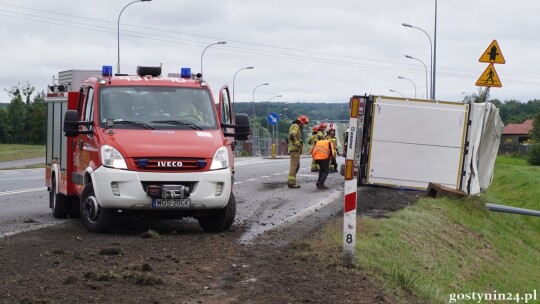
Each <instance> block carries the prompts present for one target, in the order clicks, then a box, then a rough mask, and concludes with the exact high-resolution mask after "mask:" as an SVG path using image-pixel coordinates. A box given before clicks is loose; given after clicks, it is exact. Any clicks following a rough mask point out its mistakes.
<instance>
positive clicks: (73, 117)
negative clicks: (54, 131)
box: [64, 110, 92, 137]
mask: <svg viewBox="0 0 540 304" xmlns="http://www.w3.org/2000/svg"><path fill="white" fill-rule="evenodd" d="M78 118H79V115H78V113H77V111H76V110H67V111H66V114H64V132H65V135H66V136H67V137H75V136H77V135H79V134H92V131H91V130H79V126H82V125H85V126H90V125H92V122H91V121H89V122H87V121H79V119H78Z"/></svg>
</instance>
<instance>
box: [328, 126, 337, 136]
mask: <svg viewBox="0 0 540 304" xmlns="http://www.w3.org/2000/svg"><path fill="white" fill-rule="evenodd" d="M330 131H334V132H333V133H334V134H336V129H334V127H330V129H328V133H330Z"/></svg>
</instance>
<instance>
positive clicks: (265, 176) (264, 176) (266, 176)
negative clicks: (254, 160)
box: [261, 175, 270, 178]
mask: <svg viewBox="0 0 540 304" xmlns="http://www.w3.org/2000/svg"><path fill="white" fill-rule="evenodd" d="M268 177H270V176H268V175H263V176H261V178H268Z"/></svg>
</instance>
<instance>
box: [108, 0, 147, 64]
mask: <svg viewBox="0 0 540 304" xmlns="http://www.w3.org/2000/svg"><path fill="white" fill-rule="evenodd" d="M148 1H152V0H137V1H133V2H130V3H128V4H126V6H124V8H123V9H122V10H121V11H120V14H118V22H117V31H116V36H117V38H116V39H117V44H118V63H117V64H118V65H117V66H116V68H117V70H118V72H117V73H120V16H122V13H123V12H124V10H125V9H126V7H128V6H130V5H132V4H133V3H137V2H148Z"/></svg>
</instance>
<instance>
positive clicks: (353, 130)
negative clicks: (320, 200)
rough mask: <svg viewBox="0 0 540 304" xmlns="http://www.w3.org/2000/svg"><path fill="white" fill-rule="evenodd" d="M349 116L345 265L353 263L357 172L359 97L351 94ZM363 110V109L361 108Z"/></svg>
mask: <svg viewBox="0 0 540 304" xmlns="http://www.w3.org/2000/svg"><path fill="white" fill-rule="evenodd" d="M350 106H351V117H350V120H349V136H348V139H347V142H346V143H345V144H346V145H347V155H346V158H345V187H344V188H345V189H344V196H345V205H344V207H343V262H344V264H345V266H347V267H352V266H354V265H355V250H356V249H355V248H356V191H357V185H358V184H357V178H358V177H357V174H355V170H354V169H355V163H354V156H355V150H356V137H357V134H358V132H359V126H358V116H359V112H360V97H359V96H353V97H352V98H351V100H350ZM362 110H363V109H362Z"/></svg>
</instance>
